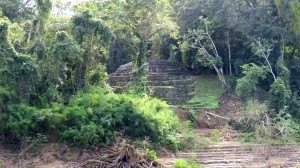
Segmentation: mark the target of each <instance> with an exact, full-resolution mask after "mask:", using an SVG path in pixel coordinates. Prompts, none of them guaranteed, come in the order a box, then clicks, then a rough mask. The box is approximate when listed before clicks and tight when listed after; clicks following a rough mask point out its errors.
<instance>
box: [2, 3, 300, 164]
mask: <svg viewBox="0 0 300 168" xmlns="http://www.w3.org/2000/svg"><path fill="white" fill-rule="evenodd" d="M299 9H300V2H299V1H297V0H268V1H257V0H222V1H220V0H198V1H194V0H153V1H141V0H126V1H124V0H114V1H89V0H87V1H80V2H77V3H75V1H69V2H65V1H59V0H26V1H25V0H1V1H0V136H1V139H5V140H6V141H9V142H13V143H22V142H24V141H25V142H26V139H27V140H28V139H30V140H32V141H34V140H33V139H35V138H37V139H39V138H41V137H43V136H46V137H49V136H54V137H51V138H54V139H55V138H56V140H58V139H59V140H61V141H64V142H66V143H67V144H69V145H72V146H80V147H84V148H88V147H94V146H97V145H106V144H108V143H110V142H112V141H113V140H114V139H115V138H116V137H118V136H119V137H120V136H124V137H125V138H127V137H130V138H132V139H135V140H141V139H144V138H145V137H149V139H151V141H153V142H155V143H156V144H157V145H166V146H169V147H170V148H173V149H181V148H194V147H195V146H198V143H199V140H196V139H195V138H194V137H193V135H192V131H191V129H190V128H189V127H185V126H183V125H184V124H179V121H178V119H177V117H176V116H175V115H174V114H173V111H172V110H170V109H169V107H168V105H167V104H166V103H165V102H162V101H161V100H158V99H152V98H150V97H148V96H145V95H146V94H147V93H145V92H146V91H147V89H146V88H147V87H146V83H147V60H148V59H154V58H158V59H169V60H174V61H178V62H181V63H182V64H184V65H185V66H186V67H187V68H188V69H190V70H191V71H193V72H194V73H195V74H202V75H204V74H205V75H207V76H206V77H201V78H199V79H198V78H196V79H195V83H194V88H195V91H194V92H193V93H192V95H191V96H192V99H191V100H190V101H189V102H188V104H187V105H186V106H188V107H190V108H191V109H194V108H204V109H216V108H218V107H219V104H218V101H219V99H220V97H221V96H222V95H223V94H224V93H225V92H226V91H228V90H229V89H232V90H233V88H229V87H231V86H234V85H235V84H232V83H233V82H231V79H233V80H235V79H237V80H236V88H235V92H236V95H237V97H238V98H240V99H241V101H242V102H243V104H244V112H243V115H242V119H241V121H240V123H238V124H237V127H238V129H240V130H242V131H245V132H247V133H249V134H248V135H247V136H246V137H245V141H253V140H255V141H256V140H262V139H280V140H281V141H282V142H290V141H293V140H298V138H299V136H300V131H299V130H300V129H299V127H300V126H299V121H300V118H299V117H300V61H299V59H300V52H299V50H300V45H299V44H300V38H299V37H300V28H299V27H300V26H299V25H300V13H299V11H300V10H299ZM130 61H131V62H132V65H133V66H132V67H133V68H132V73H130V74H128V75H131V74H133V75H132V77H131V81H130V83H129V84H128V85H130V86H131V93H130V94H129V93H128V94H121V95H118V94H114V93H111V92H110V89H108V88H109V87H107V85H108V84H107V80H108V73H111V72H113V71H115V70H116V69H117V68H118V67H119V66H120V65H121V64H125V63H128V62H130ZM158 75H159V74H158ZM227 76H230V77H229V78H227ZM218 80H219V81H218ZM220 81H221V82H220ZM225 85H226V87H225ZM162 87H167V86H162ZM222 87H223V88H222ZM190 114H191V116H192V118H194V119H195V116H196V115H195V111H193V110H190ZM180 127H181V128H184V130H185V132H184V133H183V135H182V137H178V135H176V130H177V129H178V128H180ZM218 137H219V132H218V131H215V134H214V141H217V139H218ZM188 142H192V143H193V144H192V145H191V144H189V143H188ZM195 144H196V145H195ZM200 144H201V143H200ZM148 152H149V154H150V155H153V153H152V152H151V151H148ZM153 159H154V156H153ZM182 162H183V161H182ZM184 163H186V162H184Z"/></svg>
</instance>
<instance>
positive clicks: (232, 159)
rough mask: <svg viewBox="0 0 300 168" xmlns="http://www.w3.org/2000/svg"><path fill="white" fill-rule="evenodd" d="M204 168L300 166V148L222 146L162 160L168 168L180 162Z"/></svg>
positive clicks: (216, 145) (290, 145) (293, 146)
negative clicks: (179, 160) (196, 164)
mask: <svg viewBox="0 0 300 168" xmlns="http://www.w3.org/2000/svg"><path fill="white" fill-rule="evenodd" d="M191 158H192V160H194V161H196V162H197V163H199V164H201V165H202V166H203V167H204V168H241V167H243V168H273V167H275V168H276V167H278V168H279V167H296V165H297V164H299V163H300V156H299V148H298V147H296V146H295V145H292V144H285V145H282V146H278V147H275V146H270V145H265V144H242V143H239V142H220V143H217V144H214V145H210V146H208V147H204V148H203V149H199V150H194V151H180V152H177V153H176V154H175V155H174V156H171V157H164V158H161V160H162V163H163V164H164V165H165V166H166V167H171V166H172V165H173V164H174V162H175V161H176V160H177V159H191Z"/></svg>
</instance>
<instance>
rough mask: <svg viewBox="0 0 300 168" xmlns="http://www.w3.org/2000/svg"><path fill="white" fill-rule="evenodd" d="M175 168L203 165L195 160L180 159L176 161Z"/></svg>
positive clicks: (193, 167) (191, 167)
mask: <svg viewBox="0 0 300 168" xmlns="http://www.w3.org/2000/svg"><path fill="white" fill-rule="evenodd" d="M173 168H201V165H200V164H198V163H196V162H195V161H191V160H186V159H178V160H176V161H175V163H174V165H173Z"/></svg>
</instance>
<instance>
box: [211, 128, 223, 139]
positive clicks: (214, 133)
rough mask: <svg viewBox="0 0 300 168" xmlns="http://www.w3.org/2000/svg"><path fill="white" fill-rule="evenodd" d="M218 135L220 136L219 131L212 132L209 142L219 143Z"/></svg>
mask: <svg viewBox="0 0 300 168" xmlns="http://www.w3.org/2000/svg"><path fill="white" fill-rule="evenodd" d="M220 135H221V131H220V130H213V131H212V132H211V140H212V141H213V142H219V141H220Z"/></svg>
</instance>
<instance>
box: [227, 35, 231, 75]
mask: <svg viewBox="0 0 300 168" xmlns="http://www.w3.org/2000/svg"><path fill="white" fill-rule="evenodd" d="M227 47H228V65H229V75H230V76H232V64H231V46H230V35H229V32H227Z"/></svg>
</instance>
